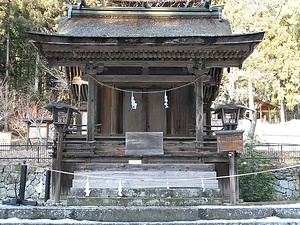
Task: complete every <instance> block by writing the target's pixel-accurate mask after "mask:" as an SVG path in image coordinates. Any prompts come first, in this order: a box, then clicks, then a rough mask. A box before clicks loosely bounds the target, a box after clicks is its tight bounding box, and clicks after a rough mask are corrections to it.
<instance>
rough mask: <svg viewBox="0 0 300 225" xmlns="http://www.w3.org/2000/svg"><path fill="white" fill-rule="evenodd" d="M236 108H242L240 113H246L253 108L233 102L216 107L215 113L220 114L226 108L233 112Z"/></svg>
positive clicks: (227, 111) (227, 110)
mask: <svg viewBox="0 0 300 225" xmlns="http://www.w3.org/2000/svg"><path fill="white" fill-rule="evenodd" d="M236 109H240V114H244V113H245V112H246V111H247V110H251V109H250V108H248V107H246V106H243V105H238V104H235V103H233V102H231V103H228V104H222V105H219V106H217V107H216V108H215V113H216V114H219V113H221V111H222V110H225V112H226V113H229V112H232V111H234V110H236Z"/></svg>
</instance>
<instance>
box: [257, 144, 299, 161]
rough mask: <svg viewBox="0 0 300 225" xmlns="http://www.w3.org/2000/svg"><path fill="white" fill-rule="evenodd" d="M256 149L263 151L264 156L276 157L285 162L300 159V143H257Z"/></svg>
mask: <svg viewBox="0 0 300 225" xmlns="http://www.w3.org/2000/svg"><path fill="white" fill-rule="evenodd" d="M255 150H257V151H258V152H260V153H262V157H264V158H268V159H276V160H279V161H281V162H285V163H292V162H299V161H300V144H289V143H266V144H257V145H255Z"/></svg>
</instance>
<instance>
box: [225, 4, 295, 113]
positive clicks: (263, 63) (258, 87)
mask: <svg viewBox="0 0 300 225" xmlns="http://www.w3.org/2000/svg"><path fill="white" fill-rule="evenodd" d="M224 3H225V10H224V17H225V18H227V19H228V20H229V21H230V22H231V26H232V29H233V32H234V33H247V32H259V31H265V37H264V40H263V41H262V43H261V44H259V45H258V46H257V47H256V49H255V50H254V52H253V54H252V55H251V56H250V57H249V58H248V59H247V60H246V61H245V63H244V65H243V69H242V70H232V72H231V74H229V76H231V78H230V79H232V80H233V83H234V85H232V84H229V85H227V84H226V83H225V85H227V86H226V87H225V89H230V90H232V91H230V90H229V91H228V92H229V93H231V92H234V95H233V94H232V93H231V95H232V96H233V97H234V100H235V101H245V99H247V97H248V96H247V95H248V94H247V86H248V85H247V84H248V81H250V82H251V83H252V84H253V88H254V93H255V95H256V96H255V97H258V98H259V99H261V100H264V101H270V102H272V103H275V104H277V105H278V106H279V105H283V106H284V108H286V110H287V111H286V115H291V118H293V115H292V114H291V112H293V111H294V108H295V105H297V103H298V101H299V100H298V95H299V90H300V82H299V79H300V72H299V71H300V63H299V59H300V51H299V49H300V39H299V37H300V13H299V12H300V4H299V2H297V1H294V0H284V1H273V0H264V1H253V0H225V1H224Z"/></svg>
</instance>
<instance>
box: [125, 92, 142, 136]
mask: <svg viewBox="0 0 300 225" xmlns="http://www.w3.org/2000/svg"><path fill="white" fill-rule="evenodd" d="M133 91H134V90H133ZM136 91H141V90H136ZM133 96H134V99H135V101H136V103H137V108H136V109H131V93H130V92H126V93H124V98H123V130H124V133H125V132H145V131H146V111H145V107H146V103H145V102H144V98H143V97H144V96H143V94H134V95H133Z"/></svg>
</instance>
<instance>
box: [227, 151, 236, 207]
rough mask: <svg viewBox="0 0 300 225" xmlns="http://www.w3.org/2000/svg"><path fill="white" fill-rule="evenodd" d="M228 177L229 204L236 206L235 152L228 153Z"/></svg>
mask: <svg viewBox="0 0 300 225" xmlns="http://www.w3.org/2000/svg"><path fill="white" fill-rule="evenodd" d="M228 157H229V176H230V178H229V179H230V203H232V204H234V205H236V203H237V187H238V186H237V177H236V175H237V170H236V169H237V167H236V157H235V152H229V153H228Z"/></svg>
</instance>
